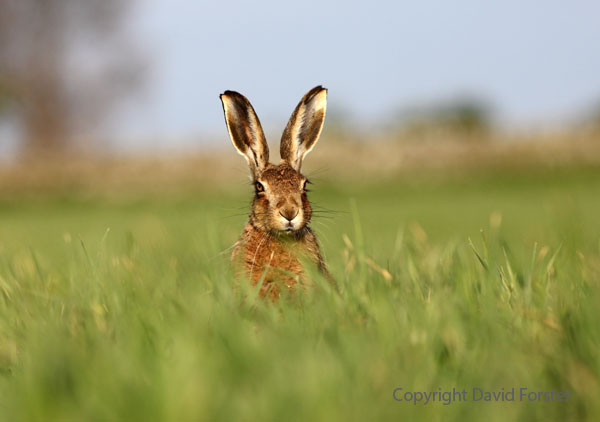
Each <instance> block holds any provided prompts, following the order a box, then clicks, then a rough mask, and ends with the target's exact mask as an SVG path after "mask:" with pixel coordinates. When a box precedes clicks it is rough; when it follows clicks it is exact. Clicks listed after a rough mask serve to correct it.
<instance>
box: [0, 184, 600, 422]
mask: <svg viewBox="0 0 600 422" xmlns="http://www.w3.org/2000/svg"><path fill="white" fill-rule="evenodd" d="M315 185H316V186H315V189H314V190H315V192H313V193H312V199H313V200H314V202H315V203H318V204H319V206H321V207H323V208H326V209H327V210H333V211H334V212H333V213H331V212H330V213H324V214H322V215H321V216H322V217H323V218H320V219H319V218H317V219H316V221H315V224H314V227H315V230H316V231H317V233H318V234H319V236H320V240H321V243H322V244H323V247H324V252H325V254H326V257H327V260H328V263H329V266H330V269H331V271H332V273H333V275H334V276H335V278H336V279H337V281H338V283H339V284H340V286H341V294H339V295H338V294H336V293H335V292H333V291H332V290H331V289H330V288H329V285H328V284H327V282H326V281H324V280H321V279H320V278H319V277H318V275H316V274H315V275H314V276H315V277H314V279H315V286H314V288H312V289H309V290H307V291H305V292H302V293H301V294H300V295H299V296H298V297H294V298H290V300H282V301H281V302H280V303H278V304H275V305H273V304H269V303H264V302H262V301H260V300H256V299H254V297H255V293H256V292H255V291H253V290H252V289H250V288H248V287H247V286H245V285H243V284H242V285H241V287H240V288H238V289H234V283H235V282H234V280H233V277H232V271H231V269H230V267H229V253H230V252H229V250H228V248H229V247H230V246H231V244H232V243H233V242H234V241H235V239H236V237H237V235H238V234H239V232H240V231H241V227H242V224H243V221H244V216H243V215H238V214H240V213H241V214H243V213H244V212H245V209H244V207H245V205H246V204H247V200H248V195H250V193H249V192H245V193H240V195H239V196H238V195H233V196H225V197H224V196H222V195H219V194H216V193H211V192H204V191H202V192H193V193H190V194H189V195H184V194H182V195H181V196H179V197H176V198H173V197H169V199H168V200H167V199H165V198H167V197H161V196H152V197H149V198H147V199H145V200H140V201H137V202H127V201H125V202H118V203H116V202H115V203H110V202H104V201H99V200H93V199H86V200H83V199H81V198H79V199H78V198H70V199H68V200H65V199H64V198H63V199H57V198H52V197H50V198H48V199H47V200H44V201H31V200H22V201H20V200H12V201H10V200H8V199H6V200H4V202H2V205H1V207H2V208H1V209H0V397H1V398H0V419H1V420H7V421H18V420H44V421H45V420H60V421H81V420H164V421H174V420H177V421H179V420H190V421H191V420H193V421H197V420H225V421H231V420H274V421H281V420H357V421H358V420H360V421H363V420H399V419H403V420H424V421H429V420H461V421H462V420H482V419H485V420H487V421H506V420H523V421H530V420H560V421H564V420H576V421H579V420H597V419H598V417H600V402H599V401H598V400H597V398H598V397H600V384H599V375H600V358H599V357H598V349H599V346H600V325H599V324H598V309H599V308H600V291H599V283H600V222H599V220H598V218H597V216H598V215H600V198H598V197H599V195H597V193H598V192H600V175H598V174H594V173H591V174H590V173H589V172H587V173H585V174H578V173H577V172H574V173H573V174H569V175H566V176H565V177H551V175H548V177H544V176H536V177H533V178H527V177H523V178H512V177H509V176H506V175H505V176H503V175H494V177H491V178H489V179H488V180H487V181H476V180H470V179H466V180H464V181H453V182H436V183H429V184H428V183H423V184H419V185H414V184H410V183H408V181H406V182H405V181H399V182H394V183H391V182H390V183H387V184H386V185H377V184H375V185H371V186H369V185H364V186H363V185H361V186H360V187H353V186H344V185H339V184H338V185H323V184H321V185H319V183H318V182H317V183H316V184H315ZM239 207H241V210H240V209H238V208H239ZM231 215H233V216H232V217H229V216H231ZM325 217H332V218H325ZM236 291H237V293H235V292H236ZM453 387H455V388H456V389H460V390H462V389H466V390H468V391H471V390H472V389H473V388H474V387H477V388H481V389H483V390H486V391H499V390H500V389H501V388H504V389H505V390H508V389H510V388H512V387H516V388H517V389H518V388H521V387H526V388H528V389H530V390H535V391H550V390H554V391H569V392H570V393H571V395H570V397H569V401H568V402H539V403H537V402H534V403H530V402H520V401H518V400H517V401H515V402H504V403H484V402H477V403H474V402H467V403H452V404H451V405H448V406H445V405H443V404H442V403H430V404H427V405H423V404H417V405H413V404H409V403H405V402H396V401H394V399H393V396H392V393H393V390H394V389H395V388H403V389H404V390H408V391H439V388H442V389H443V390H451V389H452V388H453Z"/></svg>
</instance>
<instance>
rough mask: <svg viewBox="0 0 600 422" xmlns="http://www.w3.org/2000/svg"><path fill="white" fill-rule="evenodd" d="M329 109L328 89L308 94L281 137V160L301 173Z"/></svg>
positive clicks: (301, 101) (315, 89)
mask: <svg viewBox="0 0 600 422" xmlns="http://www.w3.org/2000/svg"><path fill="white" fill-rule="evenodd" d="M326 109H327V89H325V88H323V87H322V86H317V87H315V88H313V89H311V90H310V91H308V92H307V93H306V95H305V96H304V97H303V98H302V100H300V103H298V106H296V109H295V110H294V112H293V113H292V116H291V117H290V120H289V121H288V124H287V126H286V128H285V130H284V131H283V135H282V137H281V147H280V152H281V160H282V161H285V162H287V163H289V164H290V165H291V166H292V167H293V168H294V169H296V170H297V171H300V168H301V167H302V160H303V159H304V157H305V156H306V154H308V153H309V152H310V151H311V150H312V149H313V148H314V146H315V144H316V143H317V141H318V140H319V136H320V135H321V131H322V129H323V123H324V122H325V113H326Z"/></svg>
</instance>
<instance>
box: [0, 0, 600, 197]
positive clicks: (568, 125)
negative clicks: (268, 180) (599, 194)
mask: <svg viewBox="0 0 600 422" xmlns="http://www.w3.org/2000/svg"><path fill="white" fill-rule="evenodd" d="M599 14H600V6H599V5H598V4H597V3H595V2H592V1H582V2H577V3H576V4H571V5H568V6H566V5H565V4H564V3H562V2H559V1H550V2H544V3H543V5H542V4H540V3H536V2H529V3H525V4H524V3H523V2H518V1H513V0H508V1H503V2H492V3H486V4H482V3H481V2H476V1H474V0H473V1H470V0H461V1H458V2H453V3H452V4H449V3H444V2H433V1H424V2H418V3H415V2H410V3H406V2H393V1H377V2H369V3H368V4H367V2H353V1H351V2H344V3H343V4H342V3H338V2H320V1H312V0H309V1H303V2H301V3H298V4H289V3H281V2H277V1H274V0H273V1H271V0H268V1H264V2H261V3H260V4H257V3H256V2H249V1H239V2H231V1H224V2H217V3H210V4H209V3H206V2H192V1H182V0H179V1H175V2H169V3H166V2H160V1H157V0H136V1H130V2H121V1H118V0H103V1H100V0H65V1H61V2H46V1H41V0H19V1H17V0H1V1H0V163H1V164H0V166H1V168H2V174H3V176H4V177H3V178H2V180H3V182H2V185H3V188H5V189H8V188H10V187H11V186H12V187H14V186H15V183H16V182H15V181H16V180H17V179H18V180H22V179H23V177H22V172H23V171H25V172H26V173H27V177H26V179H27V181H28V183H29V184H33V185H36V184H41V185H43V184H44V183H49V180H51V179H49V178H48V177H47V176H48V173H49V172H52V173H53V174H57V173H59V174H65V172H66V174H67V175H65V176H64V177H63V179H64V180H63V182H64V183H67V184H68V183H69V180H73V179H77V183H78V184H82V183H84V181H89V182H90V183H91V184H93V183H95V182H93V180H95V179H101V181H102V183H107V181H109V180H115V181H118V184H123V183H125V182H126V181H127V180H129V179H132V180H135V179H136V177H137V178H140V177H142V178H144V180H152V179H153V178H163V179H165V180H166V179H168V180H170V181H175V182H176V183H179V182H180V181H181V179H185V180H192V181H194V182H198V181H200V182H201V181H203V180H205V179H210V180H211V181H214V180H228V177H229V175H230V174H234V175H235V177H238V176H239V173H240V172H244V171H245V170H244V165H245V163H244V162H243V160H241V159H240V157H238V156H237V155H236V154H235V152H234V150H233V148H231V145H230V141H229V139H228V138H227V132H226V130H225V125H224V121H223V117H222V109H221V104H220V102H219V98H218V95H219V93H221V92H223V91H224V90H226V89H233V90H237V91H240V92H242V93H244V94H245V95H246V96H247V97H248V98H249V99H250V100H251V102H252V103H253V104H254V106H255V108H256V110H257V112H258V114H259V117H260V118H261V121H262V122H263V126H264V127H265V131H266V133H267V137H268V139H269V141H270V143H271V148H272V149H274V148H277V149H278V147H277V145H276V144H277V142H278V141H279V136H280V133H281V131H282V130H283V127H284V126H285V123H286V121H287V118H288V117H289V114H290V113H291V111H292V110H293V108H294V106H295V105H296V103H297V101H298V100H299V99H300V98H301V96H302V95H303V94H304V93H305V92H306V91H307V90H308V89H310V88H311V87H313V86H315V85H317V84H323V85H324V86H326V87H327V88H329V107H328V117H327V120H326V125H325V130H324V133H323V137H322V142H321V143H320V145H319V147H318V148H316V149H315V152H314V153H313V155H314V157H311V159H310V160H307V166H309V167H310V168H312V169H325V174H326V175H329V176H331V177H334V176H337V175H341V174H342V173H343V172H344V169H347V168H349V167H352V168H356V167H355V166H359V168H360V169H361V170H362V172H366V173H368V174H369V175H373V176H385V175H390V174H395V173H397V172H402V171H404V170H409V171H412V170H414V169H424V168H425V169H426V170H427V171H430V170H431V169H432V168H435V169H442V170H444V171H445V170H447V169H448V168H462V167H463V166H482V165H483V166H489V165H491V164H492V163H499V162H501V163H510V164H511V165H514V164H515V163H524V164H525V165H530V164H531V163H532V162H534V163H536V164H539V163H542V164H544V163H545V164H550V165H553V166H555V165H557V164H561V163H562V164H565V163H566V164H569V165H570V164H573V163H576V164H577V165H579V164H586V165H587V164H590V163H591V164H597V163H598V161H599V160H600V153H599V150H600V135H599V134H600V78H599V77H598V75H600V54H598V53H599V51H598V47H597V44H598V43H597V41H598V40H599V39H600V26H598V24H597V16H598V15H599ZM365 154H366V155H365ZM75 157H76V159H75ZM207 157H208V158H207ZM332 157H336V158H335V160H333V159H332ZM359 157H362V158H360V159H359ZM365 157H369V159H367V160H365ZM24 164H25V166H24ZM136 166H137V167H136ZM150 168H151V169H152V171H149V169H150ZM24 169H25V170H24ZM34 169H35V171H34ZM136 169H137V170H136ZM200 169H205V170H206V169H208V170H210V171H203V172H201V171H199V170H200ZM15 172H16V173H19V176H18V177H12V176H14V175H15V174H16V173H15ZM99 172H100V173H102V175H101V177H96V175H98V173H99ZM216 172H218V173H219V177H216V176H217V174H216ZM192 173H195V174H192ZM34 174H37V175H38V177H37V178H36V177H35V176H34ZM84 174H85V175H86V176H85V177H84V176H83V175H84ZM353 174H355V175H356V173H355V172H354V173H353ZM361 174H362V173H361ZM75 175H77V177H74V176H75ZM111 175H112V179H111V177H110V176H111ZM344 177H345V176H344ZM238 178H239V177H238ZM52 180H53V181H52V183H55V180H54V179H52ZM97 181H98V180H97Z"/></svg>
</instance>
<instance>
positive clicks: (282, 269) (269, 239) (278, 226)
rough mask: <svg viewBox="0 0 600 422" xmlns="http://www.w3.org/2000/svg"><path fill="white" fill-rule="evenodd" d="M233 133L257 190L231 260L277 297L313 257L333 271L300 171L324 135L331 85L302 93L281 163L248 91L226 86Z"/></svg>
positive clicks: (300, 276)
mask: <svg viewBox="0 0 600 422" xmlns="http://www.w3.org/2000/svg"><path fill="white" fill-rule="evenodd" d="M220 98H221V102H222V103H223V111H224V112H225V122H226V124H227V130H228V131H229V136H230V137H231V140H232V141H233V145H234V146H235V148H236V149H237V150H238V152H239V153H240V154H241V155H243V156H244V157H246V160H247V161H248V165H249V166H250V171H251V175H252V180H253V183H254V189H255V195H254V199H253V200H252V205H251V209H250V214H249V221H248V223H246V226H245V227H244V231H243V232H242V235H241V237H240V239H239V240H238V241H237V243H236V244H235V246H234V250H233V254H232V261H233V262H234V264H235V265H237V268H238V271H240V272H245V275H246V276H247V277H248V278H249V280H250V281H251V282H252V284H253V285H256V284H257V283H258V282H259V281H260V280H262V285H261V287H260V290H259V292H260V295H261V296H262V297H270V298H272V299H277V298H278V297H279V296H280V295H281V293H282V289H287V290H290V291H293V290H294V289H295V288H296V285H297V284H298V282H300V284H302V285H304V284H306V282H307V280H306V279H305V276H304V274H303V267H302V262H313V263H314V264H315V265H316V267H317V268H318V269H319V270H320V271H321V272H322V273H323V274H324V275H325V277H327V279H328V280H329V281H330V282H331V283H333V284H334V286H335V282H334V281H333V279H332V278H331V276H330V275H329V273H328V271H327V268H326V266H325V262H324V261H323V256H322V255H321V252H320V250H319V244H318V242H317V238H316V236H315V234H314V233H313V232H312V231H311V229H310V228H309V223H310V220H311V215H312V209H311V206H310V203H309V202H308V197H307V196H306V184H307V182H308V181H307V179H306V177H305V176H303V175H302V173H300V168H301V167H302V160H303V159H304V157H305V156H306V154H308V153H309V152H310V151H311V150H312V149H313V147H314V146H315V144H316V143H317V140H318V139H319V135H320V134H321V129H322V128H323V122H324V121H325V109H326V105H327V89H325V88H323V87H322V86H317V87H315V88H313V89H311V90H310V91H308V92H307V93H306V95H305V96H304V97H303V98H302V100H301V101H300V103H299V104H298V106H297V107H296V109H295V110H294V112H293V113H292V116H291V117H290V120H289V122H288V124H287V126H286V128H285V130H284V131H283V136H282V138H281V147H280V154H281V162H280V164H279V165H275V164H271V163H270V162H269V147H268V146H267V141H266V139H265V135H264V133H263V130H262V127H261V124H260V121H259V120H258V116H257V115H256V112H255V111H254V108H253V107H252V105H251V104H250V102H249V101H248V99H246V97H244V96H243V95H241V94H239V93H237V92H234V91H225V92H224V93H223V94H221V96H220Z"/></svg>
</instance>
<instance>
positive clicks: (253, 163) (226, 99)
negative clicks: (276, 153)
mask: <svg viewBox="0 0 600 422" xmlns="http://www.w3.org/2000/svg"><path fill="white" fill-rule="evenodd" d="M220 98H221V102H222V103H223V111H224V112H225V123H227V130H228V131H229V136H230V137H231V141H232V142H233V146H234V147H235V148H236V149H237V150H238V152H239V153H240V154H242V155H243V156H244V157H246V160H247V161H248V165H249V166H250V170H251V171H252V176H253V177H254V178H256V177H257V176H258V174H259V173H260V172H261V171H262V170H263V169H264V168H265V167H266V165H267V164H268V163H269V147H268V146H267V140H266V139H265V134H264V132H263V130H262V126H261V125H260V121H259V120H258V116H257V115H256V112H255V111H254V108H252V104H250V101H248V99H247V98H246V97H244V96H243V95H242V94H240V93H238V92H235V91H225V92H224V93H222V94H221V95H220Z"/></svg>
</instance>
